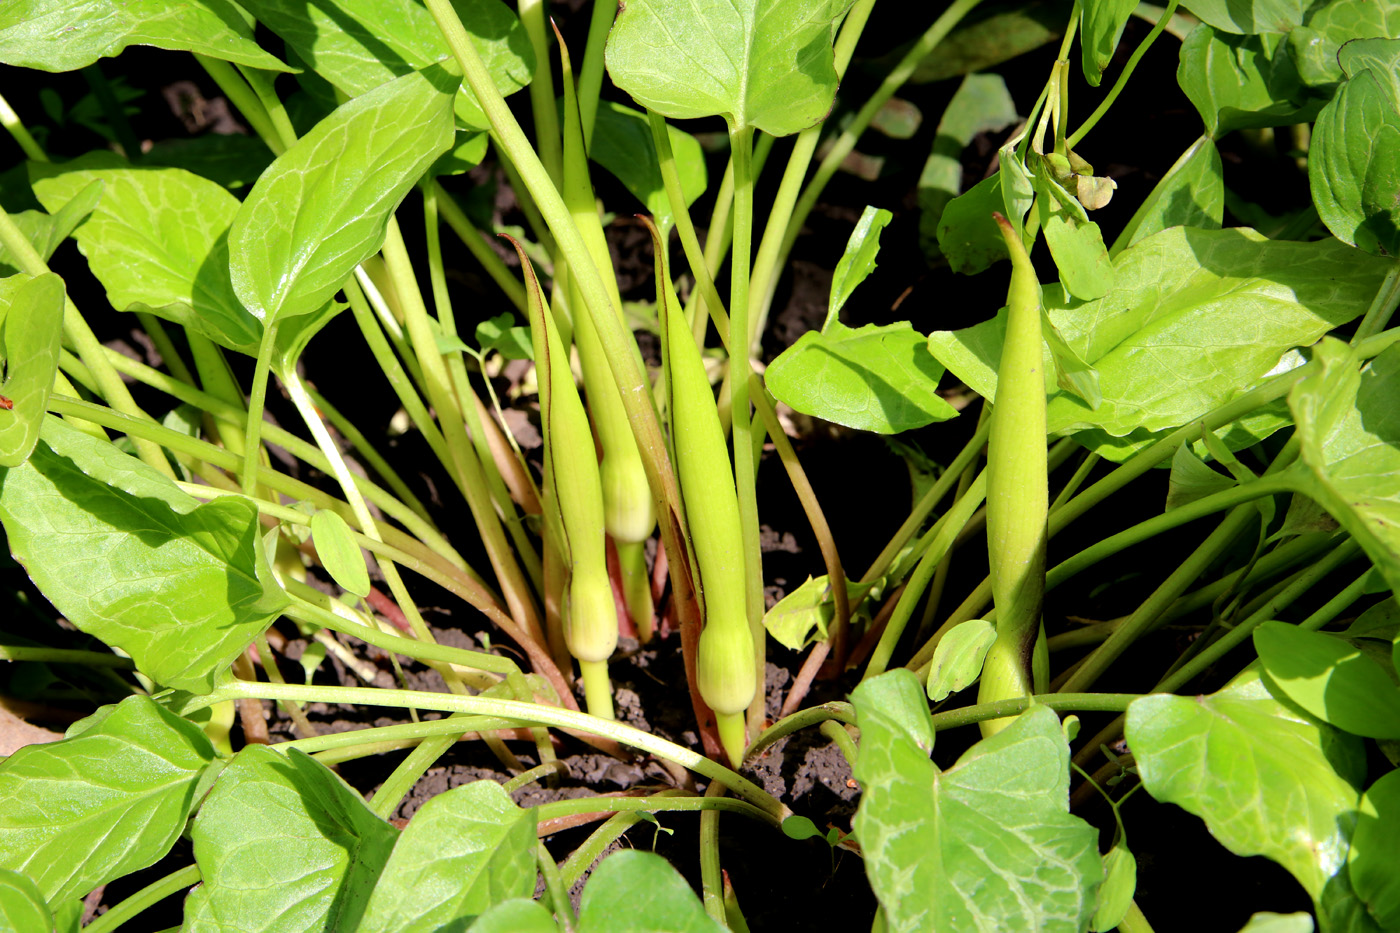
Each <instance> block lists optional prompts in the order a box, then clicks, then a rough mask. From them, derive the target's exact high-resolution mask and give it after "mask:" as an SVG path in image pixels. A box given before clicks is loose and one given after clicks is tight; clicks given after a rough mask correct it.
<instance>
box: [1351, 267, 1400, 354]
mask: <svg viewBox="0 0 1400 933" xmlns="http://www.w3.org/2000/svg"><path fill="white" fill-rule="evenodd" d="M1397 304H1400V261H1396V262H1393V263H1391V265H1390V268H1389V269H1388V270H1387V271H1386V274H1385V281H1383V282H1382V283H1381V287H1380V289H1379V290H1378V291H1377V292H1376V297H1375V300H1373V301H1372V302H1371V306H1370V307H1369V308H1367V309H1366V316H1365V317H1363V318H1362V319H1361V323H1360V324H1358V325H1356V333H1355V334H1354V335H1353V336H1352V338H1351V344H1352V346H1355V345H1356V344H1358V343H1360V342H1361V341H1363V340H1365V339H1367V338H1368V337H1373V336H1375V335H1376V334H1378V333H1380V332H1381V331H1382V330H1383V329H1384V328H1385V326H1386V324H1388V323H1389V322H1390V316H1391V315H1392V314H1394V313H1395V306H1396V305H1397Z"/></svg>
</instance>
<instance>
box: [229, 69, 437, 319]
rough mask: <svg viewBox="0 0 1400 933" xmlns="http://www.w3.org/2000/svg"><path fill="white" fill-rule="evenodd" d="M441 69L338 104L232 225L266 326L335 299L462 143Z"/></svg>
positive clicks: (252, 305)
mask: <svg viewBox="0 0 1400 933" xmlns="http://www.w3.org/2000/svg"><path fill="white" fill-rule="evenodd" d="M459 84H460V81H459V80H458V79H457V78H455V77H453V76H452V75H450V74H448V73H447V72H446V71H444V70H443V69H442V68H441V67H438V66H433V67H430V68H427V69H424V70H423V71H422V72H410V73H409V74H407V75H404V76H403V77H401V78H397V79H395V80H393V81H391V82H389V83H388V84H385V85H382V86H380V87H378V88H376V89H374V90H373V91H370V92H369V93H367V94H364V95H362V96H360V97H357V98H355V99H354V100H352V101H350V102H349V103H348V104H345V105H343V106H341V107H339V108H337V109H336V111H335V112H334V113H332V114H331V115H330V116H329V117H327V118H326V119H324V120H322V121H321V122H320V123H318V124H316V126H315V127H314V128H312V130H311V132H309V133H307V134H306V135H305V136H303V137H302V138H301V139H300V140H299V141H298V142H297V144H296V145H295V146H293V147H292V148H291V149H288V150H287V151H286V152H285V153H283V154H282V155H281V156H280V157H278V159H277V161H275V162H273V163H272V165H271V166H270V167H269V168H268V170H267V171H266V172H264V173H263V175H262V177H261V178H259V179H258V183H257V184H256V185H254V186H253V190H252V191H251V192H249V193H248V199H247V200H246V201H244V202H243V206H242V207H241V208H239V211H238V214H237V216H236V217H235V219H234V221H233V227H232V229H230V230H229V235H228V245H229V269H230V273H231V276H232V280H233V289H234V292H235V293H236V294H237V295H238V297H239V300H240V301H242V302H243V304H244V306H245V307H247V308H248V310H250V311H252V312H253V313H254V314H256V315H257V316H258V317H259V318H261V319H262V320H263V321H264V322H270V321H273V320H274V319H279V318H282V317H291V316H293V315H298V314H309V313H311V312H312V311H315V310H317V309H318V308H320V307H322V306H323V305H325V303H326V302H327V301H329V300H330V298H331V297H332V296H333V295H334V294H335V293H336V291H338V290H339V289H340V287H341V285H342V284H344V282H345V279H346V277H347V276H349V275H350V273H351V272H352V271H353V270H354V268H355V266H356V265H358V264H359V263H360V262H361V261H363V260H364V259H366V258H368V257H369V256H371V255H373V254H374V252H375V251H376V250H378V249H379V247H380V245H381V244H382V243H383V242H384V231H385V228H386V227H387V225H388V222H389V218H390V217H391V216H392V215H393V212H394V211H395V210H396V209H397V208H398V206H399V202H400V201H402V200H403V198H404V196H405V195H406V194H408V191H409V189H410V188H412V187H413V185H414V184H415V183H416V182H417V181H418V180H419V179H420V178H421V177H422V176H423V173H424V172H426V171H427V169H428V166H430V165H431V164H432V163H433V160H434V159H436V158H437V157H438V156H439V155H441V154H442V153H443V152H445V151H447V148H448V146H450V145H451V144H452V136H453V122H452V111H451V100H452V98H451V96H450V95H451V93H452V91H453V89H455V88H456V87H457V86H458V85H459Z"/></svg>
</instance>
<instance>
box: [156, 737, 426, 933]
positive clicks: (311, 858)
mask: <svg viewBox="0 0 1400 933" xmlns="http://www.w3.org/2000/svg"><path fill="white" fill-rule="evenodd" d="M397 836H398V831H397V830H395V829H394V828H393V827H392V826H390V825H389V824H388V823H386V822H384V821H383V820H381V819H379V818H378V817H377V816H375V815H374V814H373V813H372V812H371V811H370V809H369V807H367V806H365V802H364V800H363V799H362V798H361V797H360V795H359V794H357V793H356V792H355V791H354V790H352V789H351V788H350V787H349V786H347V785H346V784H345V783H344V782H343V781H341V779H340V778H338V777H336V776H335V774H333V773H332V772H331V771H330V770H329V769H328V768H326V766H325V765H322V764H320V763H318V762H317V761H315V760H314V759H313V758H311V757H310V756H308V755H306V754H304V753H303V752H300V751H297V750H296V749H291V750H289V751H288V752H287V753H286V754H285V755H283V754H279V753H278V752H275V751H273V750H272V749H271V748H269V747H267V746H266V745H249V746H247V747H245V748H244V749H243V750H242V751H240V752H239V753H238V754H237V755H235V756H234V758H233V761H231V762H229V765H228V767H226V768H225V769H224V772H223V774H221V775H219V780H218V782H217V783H216V784H215V785H214V789H213V790H212V791H210V792H209V796H208V797H207V798H206V799H205V801H204V804H203V805H202V806H201V807H200V808H199V816H198V817H196V818H195V821H194V826H193V828H192V830H191V833H190V837H191V838H192V839H193V840H194V858H195V862H196V863H197V864H198V865H199V871H200V874H201V875H202V876H203V878H204V883H203V884H202V885H200V886H199V887H198V888H195V890H194V892H193V893H192V894H190V896H189V898H188V899H187V900H186V901H185V925H184V927H182V929H183V930H184V931H185V933H235V931H236V933H264V931H265V933H281V931H284V930H354V929H357V924H358V923H359V920H360V917H361V916H362V914H363V913H364V910H365V905H366V903H367V902H368V901H369V899H370V895H371V892H372V891H373V889H374V886H375V882H376V881H377V880H378V878H379V875H380V872H381V871H382V870H383V868H384V863H385V862H386V861H387V860H388V858H389V853H390V850H391V849H392V848H393V846H394V840H395V838H396V837H397Z"/></svg>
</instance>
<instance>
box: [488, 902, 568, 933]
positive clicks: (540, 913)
mask: <svg viewBox="0 0 1400 933" xmlns="http://www.w3.org/2000/svg"><path fill="white" fill-rule="evenodd" d="M471 933H559V926H558V925H557V924H555V922H554V915H553V914H551V913H550V912H549V911H548V910H547V909H546V908H544V907H543V906H541V905H540V902H539V901H531V900H525V899H523V898H514V899H512V900H509V901H502V902H501V903H499V904H497V905H496V906H495V907H492V908H491V909H490V910H488V911H486V913H484V914H482V915H481V916H480V917H478V918H477V920H476V923H473V924H472V925H471Z"/></svg>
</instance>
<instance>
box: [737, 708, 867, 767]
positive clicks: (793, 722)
mask: <svg viewBox="0 0 1400 933" xmlns="http://www.w3.org/2000/svg"><path fill="white" fill-rule="evenodd" d="M828 720H834V721H836V722H844V723H854V722H855V721H856V711H855V707H853V706H851V704H849V703H844V702H840V701H836V702H832V703H823V704H821V705H820V706H811V707H808V708H807V709H804V710H798V711H797V712H795V713H793V714H792V715H791V716H785V717H783V718H782V719H779V720H778V721H777V722H775V723H773V725H771V726H769V727H768V728H767V729H764V730H763V732H762V733H760V734H759V736H758V738H756V739H754V740H753V744H752V745H750V746H749V747H748V750H747V751H746V752H744V758H745V760H747V759H750V758H754V757H756V756H758V755H760V754H762V753H763V751H764V750H765V749H766V748H768V747H769V746H771V745H772V744H773V743H774V742H776V741H778V740H779V739H781V738H783V737H784V736H788V735H792V733H794V732H797V731H799V730H801V729H806V728H808V727H810V726H818V725H821V724H822V723H824V722H827V721H828Z"/></svg>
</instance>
